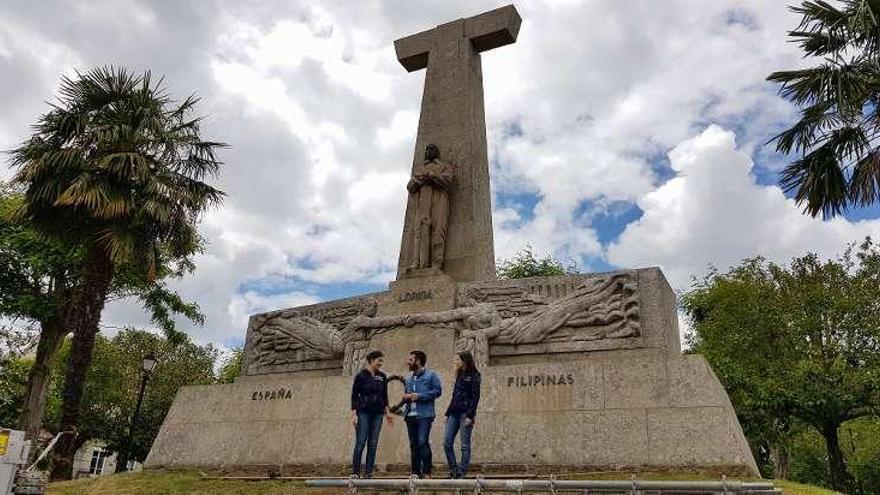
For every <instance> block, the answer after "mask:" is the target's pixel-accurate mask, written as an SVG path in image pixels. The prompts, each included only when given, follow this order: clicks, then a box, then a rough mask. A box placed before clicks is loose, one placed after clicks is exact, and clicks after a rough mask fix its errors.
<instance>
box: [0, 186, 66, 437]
mask: <svg viewBox="0 0 880 495" xmlns="http://www.w3.org/2000/svg"><path fill="white" fill-rule="evenodd" d="M23 201H24V198H23V194H22V193H21V191H18V190H16V189H15V188H13V187H12V186H10V185H8V184H5V183H0V287H3V290H2V291H0V316H3V317H5V318H8V319H11V320H17V321H23V322H25V324H28V325H34V326H36V327H38V328H39V341H38V343H37V346H36V355H35V357H34V361H33V366H32V367H31V368H30V372H29V374H28V383H27V386H26V387H25V388H24V390H23V391H24V396H23V397H22V396H19V395H16V396H15V397H14V398H15V400H19V399H21V407H20V412H21V416H20V418H19V419H18V420H17V421H16V422H15V423H8V424H10V425H11V424H18V427H19V428H21V429H22V430H24V431H25V432H27V435H28V437H29V438H35V437H36V436H37V434H38V433H39V430H40V427H41V426H42V419H43V410H44V408H45V406H46V394H47V393H48V387H49V369H50V366H51V363H52V358H53V356H54V355H55V353H56V351H57V350H58V346H59V345H60V344H61V342H62V340H63V339H64V335H65V334H66V333H67V332H66V329H65V325H64V312H65V307H66V304H67V303H68V301H69V300H70V295H71V286H72V284H73V283H74V280H75V275H74V274H75V266H76V264H77V262H78V258H79V253H78V252H77V249H76V248H75V247H69V246H65V245H64V244H62V243H60V242H58V241H55V240H52V239H47V238H46V237H45V236H42V235H40V234H39V233H38V232H36V231H35V230H34V229H33V228H31V227H30V226H29V225H28V224H27V222H26V221H23V220H22V219H21V218H18V216H17V215H16V213H17V212H18V211H19V210H20V209H21V207H22V205H23Z"/></svg>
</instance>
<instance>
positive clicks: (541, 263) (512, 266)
mask: <svg viewBox="0 0 880 495" xmlns="http://www.w3.org/2000/svg"><path fill="white" fill-rule="evenodd" d="M496 273H497V275H498V278H500V279H502V280H512V279H516V278H527V277H553V276H557V275H577V274H578V270H577V264H576V263H574V262H572V263H571V264H570V265H568V266H565V265H563V264H562V263H560V262H559V261H557V260H555V259H553V257H552V256H551V255H549V254H548V255H547V256H545V257H543V258H541V259H538V258H537V257H536V256H535V252H534V250H533V249H532V246H530V245H526V247H524V248H523V249H522V251H520V252H519V253H517V254H516V256H514V257H513V258H509V259H505V260H502V261H501V263H500V264H498V268H497V269H496Z"/></svg>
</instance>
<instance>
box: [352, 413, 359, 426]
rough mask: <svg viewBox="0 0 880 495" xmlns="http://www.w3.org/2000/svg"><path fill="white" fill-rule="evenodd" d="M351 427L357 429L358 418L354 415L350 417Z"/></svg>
mask: <svg viewBox="0 0 880 495" xmlns="http://www.w3.org/2000/svg"><path fill="white" fill-rule="evenodd" d="M351 426H352V427H354V428H355V429H357V427H358V417H357V415H355V414H352V415H351Z"/></svg>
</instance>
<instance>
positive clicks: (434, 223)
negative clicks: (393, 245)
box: [406, 144, 454, 272]
mask: <svg viewBox="0 0 880 495" xmlns="http://www.w3.org/2000/svg"><path fill="white" fill-rule="evenodd" d="M453 181H454V177H453V173H452V165H450V164H449V163H446V162H443V161H441V160H440V149H439V148H437V146H436V145H434V144H429V145H427V146H426V147H425V161H424V163H422V164H419V165H417V166H416V167H415V169H414V170H413V175H412V178H410V180H409V183H408V184H407V185H406V188H407V190H409V192H410V194H411V195H413V196H415V198H413V199H415V200H416V201H415V204H416V231H415V242H414V243H413V253H412V262H411V263H410V266H409V267H410V269H411V270H419V269H425V268H429V269H432V270H436V271H438V272H439V271H440V270H442V269H443V255H444V251H445V249H446V230H447V227H448V225H449V187H450V186H451V185H452V183H453Z"/></svg>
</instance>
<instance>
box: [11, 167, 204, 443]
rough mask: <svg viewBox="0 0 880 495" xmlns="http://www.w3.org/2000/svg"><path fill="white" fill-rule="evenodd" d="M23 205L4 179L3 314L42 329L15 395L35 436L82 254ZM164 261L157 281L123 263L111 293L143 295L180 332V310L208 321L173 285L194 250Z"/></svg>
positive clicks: (154, 315) (23, 422)
mask: <svg viewBox="0 0 880 495" xmlns="http://www.w3.org/2000/svg"><path fill="white" fill-rule="evenodd" d="M22 204H23V194H22V193H21V192H20V191H17V190H15V189H14V188H12V187H10V186H9V185H7V184H3V183H0V286H2V287H3V291H2V294H0V316H3V317H6V318H9V319H13V320H17V321H19V322H23V323H24V324H25V325H31V326H34V327H37V328H38V329H39V333H38V341H37V343H36V354H35V356H34V359H33V366H32V367H31V368H30V371H29V373H28V380H27V386H26V387H25V388H24V396H23V397H22V396H15V397H14V399H15V400H16V401H19V399H20V404H21V407H20V412H21V416H20V418H19V420H18V427H19V429H22V430H24V431H26V432H27V434H28V436H29V438H35V437H36V436H37V434H38V433H39V431H40V428H41V427H42V424H43V416H44V409H45V407H46V400H47V394H48V390H49V380H50V369H51V365H52V361H53V358H54V356H55V354H56V352H57V350H58V347H59V345H60V344H61V342H62V341H63V340H64V337H65V335H66V334H67V333H68V328H67V325H66V323H65V321H64V318H63V316H64V315H65V314H69V311H68V309H67V308H68V306H69V305H70V304H71V295H72V287H73V286H74V285H75V284H76V283H77V281H78V269H77V267H78V265H79V264H80V262H81V258H82V257H81V256H80V255H79V254H80V250H78V249H77V248H76V247H70V246H66V245H65V244H64V243H62V242H60V241H59V240H57V239H52V238H48V237H46V236H43V235H41V234H39V233H38V232H37V231H36V230H35V229H34V228H33V227H32V226H31V225H30V224H29V223H28V222H27V221H26V220H25V219H22V218H20V216H18V215H16V212H17V211H19V210H20V208H21V206H22ZM160 263H162V264H161V265H160V266H159V267H158V268H157V276H156V278H155V280H152V281H150V280H147V279H145V278H144V277H143V276H142V275H143V272H142V270H141V271H139V270H138V269H137V267H136V266H134V265H132V264H131V263H123V264H118V266H117V267H116V268H115V270H114V278H113V282H112V283H111V289H110V294H109V298H110V299H118V298H134V299H137V300H140V301H141V302H142V303H143V305H144V310H145V311H146V312H147V313H148V314H150V316H151V319H152V320H153V322H154V323H156V325H158V326H159V327H160V328H162V329H163V330H164V331H165V332H166V333H167V334H168V335H170V336H175V335H176V330H175V321H174V319H173V317H174V315H182V316H185V317H187V318H188V319H190V320H191V321H193V322H195V323H202V321H203V316H202V314H201V313H200V312H199V308H198V306H197V305H195V304H194V303H188V302H185V301H183V300H182V299H181V298H180V296H179V295H178V294H177V293H175V292H173V291H171V290H170V289H168V287H167V280H168V279H171V278H180V277H182V276H184V275H186V274H187V273H189V272H190V271H192V269H193V268H194V267H193V265H192V262H191V261H190V260H189V259H188V255H185V256H182V257H178V258H172V257H170V256H164V257H163V258H161V259H160ZM5 335H9V333H6V334H5ZM12 424H15V423H10V425H12Z"/></svg>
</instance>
